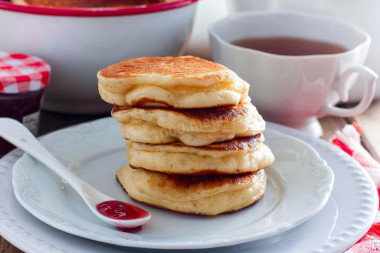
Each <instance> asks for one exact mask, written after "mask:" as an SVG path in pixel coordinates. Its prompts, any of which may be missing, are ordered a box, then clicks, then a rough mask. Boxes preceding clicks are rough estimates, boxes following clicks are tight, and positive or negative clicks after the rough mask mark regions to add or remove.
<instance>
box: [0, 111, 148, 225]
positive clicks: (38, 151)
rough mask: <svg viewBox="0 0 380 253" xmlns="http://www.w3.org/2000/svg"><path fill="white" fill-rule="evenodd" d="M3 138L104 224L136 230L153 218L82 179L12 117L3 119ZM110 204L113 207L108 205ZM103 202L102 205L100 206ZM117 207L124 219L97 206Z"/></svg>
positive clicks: (1, 130) (0, 123)
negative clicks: (70, 190)
mask: <svg viewBox="0 0 380 253" xmlns="http://www.w3.org/2000/svg"><path fill="white" fill-rule="evenodd" d="M0 136H1V137H3V138H4V139H6V140H7V141H9V142H10V143H12V144H13V145H15V146H16V147H18V148H20V149H22V150H23V151H25V152H26V153H28V154H29V155H31V156H33V157H34V158H35V159H37V160H39V161H40V162H41V163H43V164H44V165H46V166H47V167H48V168H49V169H51V170H52V171H53V172H54V173H56V174H57V175H58V176H60V177H61V178H62V179H63V180H65V181H66V182H67V183H68V184H69V185H71V187H72V188H73V189H74V190H75V191H76V192H77V193H78V194H79V195H80V196H81V197H82V199H83V200H84V202H85V203H86V204H87V206H88V207H89V208H90V210H91V211H92V212H93V213H94V214H95V215H96V216H97V217H98V218H99V219H101V220H102V221H104V222H106V223H108V224H112V225H114V226H116V227H119V228H134V227H138V226H141V225H142V224H144V223H146V222H148V221H149V220H150V218H151V215H150V214H149V213H148V212H147V211H145V210H144V209H141V208H140V207H137V206H134V205H132V204H129V203H128V204H127V203H125V202H121V201H118V200H115V199H113V198H111V197H109V196H107V195H105V194H104V193H102V192H100V191H98V190H97V189H95V188H94V187H92V186H91V185H89V184H87V183H86V182H84V181H83V180H82V179H80V178H79V177H78V176H77V175H76V174H74V173H73V172H71V171H70V170H69V169H67V168H66V167H65V166H64V165H63V164H62V163H61V162H60V161H58V160H57V159H56V158H55V157H54V156H53V155H52V154H51V153H50V152H49V151H47V150H46V149H45V147H44V146H42V145H41V144H40V143H39V142H38V140H37V139H36V138H35V137H34V135H33V134H32V133H31V132H30V131H29V130H28V129H27V128H26V127H25V126H24V125H23V124H21V123H20V122H18V121H16V120H14V119H11V118H0ZM89 148H91V147H89ZM47 190H48V189H47ZM107 201H111V202H110V204H111V205H108V204H107V203H108V202H107ZM118 202H119V203H118ZM100 203H102V204H101V205H99V204H100ZM114 204H119V205H121V206H119V210H116V215H117V214H120V213H121V216H122V217H120V216H119V217H115V218H109V217H106V216H105V215H103V214H101V213H100V212H99V211H98V209H97V206H98V207H99V206H100V209H101V210H103V211H104V210H105V211H107V210H106V209H107V208H115V205H114ZM125 207H126V208H128V210H127V211H128V212H127V213H125V212H123V210H122V209H124V208H125ZM111 211H112V210H111ZM124 211H125V210H124ZM111 213H112V212H111ZM123 214H124V215H123ZM131 215H132V216H138V217H139V218H131V217H129V216H131ZM126 216H128V217H126Z"/></svg>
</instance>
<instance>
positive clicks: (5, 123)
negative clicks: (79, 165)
mask: <svg viewBox="0 0 380 253" xmlns="http://www.w3.org/2000/svg"><path fill="white" fill-rule="evenodd" d="M0 136H1V137H3V138H4V139H5V140H7V141H8V142H10V143H12V144H13V145H15V146H16V147H18V148H20V149H22V150H23V151H25V152H26V153H28V154H29V155H31V156H33V157H34V158H35V159H37V160H39V161H40V162H41V163H43V164H44V165H46V166H47V167H48V168H49V169H51V170H52V171H53V172H55V173H56V174H57V175H58V176H60V177H61V178H62V179H63V180H65V181H67V182H70V185H71V186H72V187H73V188H74V189H76V190H79V191H80V192H81V191H82V182H81V181H80V180H79V179H78V177H77V175H75V174H74V173H73V172H71V171H70V170H68V169H67V168H66V167H65V166H64V165H63V164H62V163H61V162H60V161H58V160H57V159H56V158H55V157H54V156H53V155H51V154H50V152H49V151H47V150H46V148H45V147H44V146H42V144H40V143H39V141H38V140H37V139H36V137H34V135H33V134H32V133H31V132H30V131H29V130H28V129H27V128H26V127H25V126H24V125H23V124H21V123H20V122H18V121H17V120H14V119H11V118H0Z"/></svg>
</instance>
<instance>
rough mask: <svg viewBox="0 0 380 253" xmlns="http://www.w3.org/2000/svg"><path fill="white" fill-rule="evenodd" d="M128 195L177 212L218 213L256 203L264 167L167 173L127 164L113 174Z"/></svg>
mask: <svg viewBox="0 0 380 253" xmlns="http://www.w3.org/2000/svg"><path fill="white" fill-rule="evenodd" d="M116 178H117V180H118V181H119V182H120V184H121V185H122V187H123V188H124V190H125V191H126V192H127V193H128V195H129V197H130V198H132V199H134V200H136V201H138V202H141V203H144V204H148V205H151V206H155V207H159V208H164V209H168V210H172V211H176V212H182V213H192V214H200V215H217V214H220V213H228V212H233V211H237V210H240V209H242V208H244V207H247V206H250V205H252V204H254V203H256V202H257V201H258V200H259V199H260V198H261V197H262V196H263V195H264V192H265V187H266V175H265V172H264V170H259V171H257V172H254V173H245V174H239V175H207V176H190V175H169V174H164V173H159V172H151V171H147V170H144V169H132V168H131V167H129V166H128V164H127V165H125V166H123V167H122V168H120V169H119V170H118V172H117V175H116Z"/></svg>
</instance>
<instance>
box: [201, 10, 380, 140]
mask: <svg viewBox="0 0 380 253" xmlns="http://www.w3.org/2000/svg"><path fill="white" fill-rule="evenodd" d="M209 34H210V43H211V51H212V56H213V60H214V61H216V62H219V63H221V64H223V65H225V66H226V67H228V68H230V69H232V70H234V71H235V72H236V73H237V74H238V75H239V76H240V77H241V78H242V79H244V80H245V81H247V82H248V83H250V84H251V88H250V91H249V95H250V97H251V98H252V103H253V104H254V105H255V106H256V107H257V108H258V110H259V112H260V113H261V114H262V115H263V117H264V119H265V120H269V121H273V122H277V123H281V124H284V125H288V126H291V127H295V128H298V129H301V130H305V131H308V132H310V133H312V134H314V135H321V134H322V130H321V128H320V125H319V124H318V123H317V120H316V118H317V117H323V116H326V115H334V116H340V117H351V116H354V115H357V114H360V113H362V112H364V111H365V110H366V109H367V108H368V106H369V105H370V103H371V101H372V99H373V97H374V93H375V82H376V79H377V74H376V73H374V72H373V71H372V70H371V69H369V68H368V67H366V66H363V65H362V64H363V62H364V60H365V57H366V55H367V52H368V48H369V45H370V42H371V38H370V36H369V35H368V34H367V33H366V32H364V31H362V30H360V29H359V28H357V27H355V26H354V25H351V24H348V23H345V22H342V21H340V20H337V19H332V18H325V17H321V16H317V15H312V14H302V13H297V12H285V11H281V12H274V11H257V12H245V13H238V14H234V15H231V16H228V17H226V18H224V19H222V20H219V21H217V22H214V23H213V24H211V25H210V27H209ZM253 37H256V38H273V37H296V38H302V39H308V40H315V41H323V42H328V43H333V44H338V45H341V46H343V47H344V48H346V49H347V50H346V51H344V52H342V53H334V54H316V55H302V56H288V55H278V54H272V53H265V52H261V51H258V50H254V49H249V48H245V47H240V46H235V45H233V44H232V42H234V41H237V40H241V39H246V38H253ZM358 75H362V76H363V77H365V78H364V79H363V80H365V82H363V83H362V86H363V89H364V94H363V97H362V99H361V100H360V102H359V103H358V105H356V106H355V107H353V108H349V109H343V108H338V107H336V106H335V104H336V103H337V102H339V101H341V102H345V101H347V99H348V91H349V90H350V88H351V87H352V85H353V83H354V81H355V80H356V78H357V77H358ZM312 123H313V124H312Z"/></svg>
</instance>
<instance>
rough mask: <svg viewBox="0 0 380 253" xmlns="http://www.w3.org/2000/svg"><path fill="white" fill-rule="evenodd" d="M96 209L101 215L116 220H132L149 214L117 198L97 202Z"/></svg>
mask: <svg viewBox="0 0 380 253" xmlns="http://www.w3.org/2000/svg"><path fill="white" fill-rule="evenodd" d="M96 209H97V210H98V212H99V213H101V214H102V215H104V216H106V217H108V218H112V219H116V220H132V219H139V218H145V217H147V216H149V213H148V212H147V211H145V210H144V209H141V208H139V207H137V206H134V205H130V204H128V203H124V202H121V201H117V200H110V201H104V202H102V203H99V204H97V205H96Z"/></svg>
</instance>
